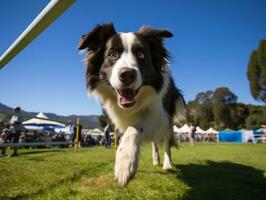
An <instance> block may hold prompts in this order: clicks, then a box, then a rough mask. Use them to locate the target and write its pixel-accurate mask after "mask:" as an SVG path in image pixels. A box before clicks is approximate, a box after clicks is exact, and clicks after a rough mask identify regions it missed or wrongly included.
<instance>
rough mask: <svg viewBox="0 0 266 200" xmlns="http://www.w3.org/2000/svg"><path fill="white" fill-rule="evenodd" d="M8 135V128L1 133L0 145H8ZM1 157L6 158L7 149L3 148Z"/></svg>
mask: <svg viewBox="0 0 266 200" xmlns="http://www.w3.org/2000/svg"><path fill="white" fill-rule="evenodd" d="M8 135H9V129H8V128H4V129H3V130H2V131H1V132H0V144H5V143H7V139H8ZM1 156H6V147H2V148H1Z"/></svg>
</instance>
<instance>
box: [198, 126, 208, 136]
mask: <svg viewBox="0 0 266 200" xmlns="http://www.w3.org/2000/svg"><path fill="white" fill-rule="evenodd" d="M196 133H199V134H204V133H206V131H204V130H203V129H201V128H200V127H199V126H197V128H196Z"/></svg>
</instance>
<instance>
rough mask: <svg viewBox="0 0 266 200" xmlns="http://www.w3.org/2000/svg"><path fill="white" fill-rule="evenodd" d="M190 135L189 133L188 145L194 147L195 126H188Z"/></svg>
mask: <svg viewBox="0 0 266 200" xmlns="http://www.w3.org/2000/svg"><path fill="white" fill-rule="evenodd" d="M189 127H190V133H189V141H190V145H191V146H193V145H194V140H195V134H196V126H193V124H190V126H189Z"/></svg>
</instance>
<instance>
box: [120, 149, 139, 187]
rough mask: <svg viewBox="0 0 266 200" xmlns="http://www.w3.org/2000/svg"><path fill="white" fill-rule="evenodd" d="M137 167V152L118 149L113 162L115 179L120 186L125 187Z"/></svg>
mask: <svg viewBox="0 0 266 200" xmlns="http://www.w3.org/2000/svg"><path fill="white" fill-rule="evenodd" d="M137 165H138V158H137V152H130V151H125V150H124V149H122V148H121V147H119V148H118V150H117V153H116V161H115V179H116V180H117V182H118V183H119V184H120V185H121V186H124V185H126V184H127V183H128V182H129V181H130V179H132V178H133V177H134V176H135V174H136V171H137Z"/></svg>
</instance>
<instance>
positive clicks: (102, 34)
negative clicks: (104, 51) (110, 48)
mask: <svg viewBox="0 0 266 200" xmlns="http://www.w3.org/2000/svg"><path fill="white" fill-rule="evenodd" d="M114 34H116V31H115V28H114V25H113V23H108V24H103V25H97V26H96V27H95V28H94V29H93V30H92V31H91V32H89V33H88V34H86V35H83V36H81V38H80V40H79V43H78V49H79V50H83V49H87V50H88V51H91V50H92V51H95V50H97V49H98V48H99V47H100V46H101V45H103V44H105V43H106V41H107V40H108V39H109V38H110V37H111V36H113V35H114Z"/></svg>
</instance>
